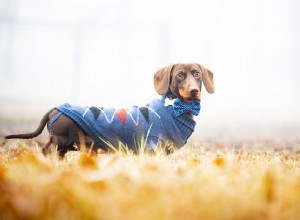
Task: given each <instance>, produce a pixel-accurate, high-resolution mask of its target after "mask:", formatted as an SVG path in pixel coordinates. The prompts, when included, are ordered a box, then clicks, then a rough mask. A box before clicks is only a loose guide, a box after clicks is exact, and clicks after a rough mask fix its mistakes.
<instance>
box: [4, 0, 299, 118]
mask: <svg viewBox="0 0 300 220" xmlns="http://www.w3.org/2000/svg"><path fill="white" fill-rule="evenodd" d="M299 6H300V4H299V3H297V1H296V0H284V1H283V0H248V1H247V0H242V1H241V0H231V1H224V0H212V1H196V0H194V1H179V0H177V1H176V0H175V1H174V0H173V1H171V0H169V1H161V0H160V1H140V0H131V1H126V0H124V1H121V0H117V1H98V0H86V1H74V0H41V1H34V0H0V107H1V106H2V107H1V108H3V107H4V106H7V105H11V104H12V103H22V105H24V109H26V107H28V106H35V105H36V103H41V102H42V103H43V105H44V106H46V107H45V108H50V107H52V106H53V105H58V104H61V103H64V102H71V103H74V104H82V105H96V106H107V105H108V106H130V105H143V104H145V103H147V102H149V101H150V100H151V99H153V98H156V97H158V96H157V94H156V93H155V91H154V88H153V83H152V81H153V74H154V73H155V71H157V70H158V69H159V68H161V67H163V66H166V65H168V64H170V63H176V62H198V63H200V64H202V65H204V66H206V67H207V68H208V69H210V70H211V71H212V72H213V73H214V74H215V87H216V93H215V94H214V95H209V94H207V93H206V92H203V94H202V110H201V111H202V112H201V120H203V121H204V122H207V123H208V122H211V121H213V122H215V123H229V122H233V121H239V122H246V121H247V122H249V121H250V122H251V121H254V122H255V121H266V122H269V121H278V122H300V104H299V103H300V98H299V94H300V89H299V86H300V75H299V74H300V64H299V61H300V52H299V51H300V46H299V39H300V34H299V33H300V22H299V21H300V18H299V16H300V15H299V14H300V10H299ZM1 108H0V109H1ZM0 114H1V111H0Z"/></svg>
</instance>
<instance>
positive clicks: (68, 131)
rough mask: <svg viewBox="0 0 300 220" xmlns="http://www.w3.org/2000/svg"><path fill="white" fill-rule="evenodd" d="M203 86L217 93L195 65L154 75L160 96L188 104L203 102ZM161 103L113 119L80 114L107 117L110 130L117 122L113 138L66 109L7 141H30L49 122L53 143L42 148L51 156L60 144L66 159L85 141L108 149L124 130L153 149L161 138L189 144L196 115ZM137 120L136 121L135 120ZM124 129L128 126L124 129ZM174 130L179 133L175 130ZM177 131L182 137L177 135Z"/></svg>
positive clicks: (96, 112) (93, 112) (116, 114)
mask: <svg viewBox="0 0 300 220" xmlns="http://www.w3.org/2000/svg"><path fill="white" fill-rule="evenodd" d="M202 83H203V84H204V86H205V88H206V90H207V92H208V93H214V80H213V73H212V72H211V71H209V70H208V69H206V68H205V67H203V66H202V65H199V64H195V63H191V64H172V65H169V66H167V67H164V68H162V69H160V70H159V71H157V72H156V73H155V75H154V87H155V90H156V91H157V93H158V94H160V95H163V96H166V97H168V98H170V99H175V98H176V99H177V98H178V100H181V101H182V102H184V103H187V105H188V104H189V103H192V102H193V101H195V100H199V101H200V99H201V87H202ZM157 103H158V104H157ZM161 103H164V102H161V101H160V102H156V104H153V106H152V105H151V103H150V104H148V105H146V106H144V107H140V108H138V109H137V108H135V109H134V111H135V112H137V113H133V112H130V111H129V110H125V109H121V110H114V111H113V114H112V115H110V116H109V113H107V112H105V110H104V108H96V107H90V108H87V109H84V110H85V112H84V114H82V115H80V117H81V118H84V117H88V116H89V115H88V114H90V115H91V116H90V117H91V118H93V117H94V119H95V120H98V119H99V118H101V117H102V118H105V119H106V121H105V122H104V123H106V124H107V125H106V127H107V126H108V125H111V126H112V127H113V124H114V123H117V124H114V126H115V127H114V128H113V129H114V130H110V131H109V132H110V134H109V138H106V137H105V136H102V134H97V135H93V134H94V133H92V132H90V131H89V130H86V129H83V128H82V121H81V120H82V119H80V121H77V118H74V117H72V116H73V115H72V116H71V117H70V116H67V114H65V113H64V112H63V113H61V111H62V110H60V108H54V109H51V110H50V111H48V112H47V113H46V114H45V115H44V117H43V118H42V120H41V122H40V125H39V126H38V128H37V130H36V131H34V132H32V133H28V134H16V135H9V136H6V137H5V138H7V139H11V138H24V139H26V138H33V137H36V136H38V135H39V134H40V133H41V132H42V131H43V129H44V127H45V126H46V124H47V123H48V129H49V141H48V142H47V143H46V144H45V145H44V146H43V148H42V151H43V153H44V155H47V154H48V153H49V152H50V150H51V149H50V147H51V145H57V150H58V152H59V156H60V157H64V155H65V153H66V152H67V151H68V150H76V149H75V147H74V144H76V145H77V146H81V144H82V142H85V143H84V144H85V146H92V147H93V150H97V149H99V148H101V149H104V150H107V149H108V147H107V143H117V142H114V140H117V141H119V140H122V137H120V136H121V135H119V134H118V135H113V136H112V134H113V133H115V134H117V133H118V131H121V132H122V134H125V135H127V136H132V133H137V134H138V135H137V136H136V137H138V138H140V137H141V136H143V135H145V134H147V137H148V139H149V141H147V143H146V145H147V147H149V148H152V147H153V144H154V145H155V144H157V143H158V141H159V139H162V141H163V143H165V142H166V141H170V142H171V143H172V144H173V145H174V146H176V147H181V146H183V145H184V144H185V143H186V139H187V138H188V137H189V136H190V135H191V132H193V129H194V128H193V126H194V121H193V120H192V117H193V115H192V114H191V112H187V114H182V115H179V116H178V117H176V116H174V114H173V108H172V107H170V106H168V107H161V106H163V105H164V104H161ZM156 105H159V106H160V107H159V109H156ZM164 108H166V109H167V111H169V112H170V111H172V112H171V115H172V117H171V116H166V115H165V112H164V111H165V109H164ZM161 109H162V110H161ZM199 110H200V109H199ZM150 113H153V115H154V116H151V114H150ZM126 116H127V117H126ZM129 116H130V117H131V119H132V121H133V122H134V124H135V125H134V126H135V127H134V130H130V128H131V125H127V124H126V123H127V122H128V121H130V120H131V119H130V117H129ZM76 117H77V116H76ZM151 117H152V118H153V122H152V121H151V120H152V119H151ZM115 118H117V121H118V122H113V120H114V119H115ZM135 118H136V120H134V119H135ZM170 118H175V122H174V123H173V122H172V123H169V122H162V120H167V119H170ZM99 120H100V119H99ZM149 121H151V125H150V127H149V126H148V127H147V128H148V131H144V130H143V129H142V127H141V126H142V125H140V124H143V123H145V124H146V123H149ZM187 121H188V122H189V123H192V125H193V126H191V125H190V124H189V125H188V126H186V127H184V128H181V127H180V126H182V125H181V124H182V123H183V122H187ZM98 123H99V121H98ZM128 123H129V122H128ZM49 124H51V125H49ZM156 124H165V125H164V127H159V128H152V126H155V125H156ZM166 124H167V125H166ZM86 126H88V127H89V128H90V125H89V124H88V123H87V125H86ZM122 126H125V127H124V128H123V127H122ZM126 126H127V127H126ZM167 126H169V127H167ZM129 127H130V128H129ZM101 129H102V128H101ZM150 129H152V130H153V131H156V133H155V132H154V133H155V134H153V132H152V133H151V132H149V130H150ZM172 129H175V130H174V131H173V130H172ZM163 130H166V132H169V134H167V135H166V136H165V137H164V136H163V135H161V134H160V133H159V132H161V133H163ZM157 131H159V132H157ZM176 132H177V133H179V134H175V133H176ZM181 133H187V134H185V135H186V138H185V139H184V140H181V139H180V138H181V137H182V136H184V135H181ZM168 135H169V136H170V135H171V136H172V137H171V138H166V137H169V136H168ZM98 136H101V137H99V138H100V139H101V141H100V140H99V138H98ZM83 137H84V138H83ZM168 139H170V140H168ZM108 140H109V141H108ZM123 140H124V142H125V143H124V144H126V145H127V144H129V143H130V141H127V140H128V139H126V138H124V139H123ZM125 140H126V141H125Z"/></svg>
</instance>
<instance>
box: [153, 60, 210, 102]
mask: <svg viewBox="0 0 300 220" xmlns="http://www.w3.org/2000/svg"><path fill="white" fill-rule="evenodd" d="M202 83H203V84H204V87H205V89H206V91H207V92H208V93H214V91H215V87H214V78H213V73H212V72H211V71H210V70H208V69H206V68H205V67H204V66H202V65H200V64H197V63H188V64H171V65H169V66H166V67H164V68H162V69H160V70H158V71H157V72H156V73H155V75H154V87H155V90H156V92H157V93H158V94H159V95H166V96H167V97H169V98H177V97H178V98H179V99H181V100H182V101H184V102H192V101H193V100H200V99H201V88H202Z"/></svg>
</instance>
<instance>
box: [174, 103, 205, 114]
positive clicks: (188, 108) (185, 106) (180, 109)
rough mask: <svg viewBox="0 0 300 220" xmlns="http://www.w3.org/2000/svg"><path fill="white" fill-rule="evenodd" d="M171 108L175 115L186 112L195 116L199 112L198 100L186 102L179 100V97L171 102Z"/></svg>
mask: <svg viewBox="0 0 300 220" xmlns="http://www.w3.org/2000/svg"><path fill="white" fill-rule="evenodd" d="M173 108H174V113H175V115H176V117H177V116H179V115H182V114H184V113H188V112H189V113H192V114H193V115H196V116H197V115H198V114H199V112H200V109H201V106H200V101H199V100H194V101H192V102H191V103H186V102H183V101H181V100H180V99H176V100H175V102H174V104H173Z"/></svg>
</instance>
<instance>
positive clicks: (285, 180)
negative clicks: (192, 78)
mask: <svg viewBox="0 0 300 220" xmlns="http://www.w3.org/2000/svg"><path fill="white" fill-rule="evenodd" d="M299 216H300V154H299V153H298V152H297V151H293V152H292V151H289V150H281V151H275V150H270V149H264V148H263V147H262V148H257V149H252V150H249V149H233V148H230V149H228V148H227V149H220V148H217V147H215V146H214V145H213V144H211V145H208V146H205V147H204V146H203V147H201V148H192V147H187V148H185V149H182V150H180V151H176V152H175V153H174V154H171V155H168V156H166V155H164V154H162V153H161V152H158V153H157V154H154V155H147V154H143V153H141V154H139V155H134V154H130V153H128V152H125V153H124V152H123V153H122V152H120V151H116V152H115V153H110V154H98V155H97V156H91V155H89V154H88V153H84V152H81V153H78V152H71V153H68V154H67V156H66V158H65V159H64V160H58V159H57V156H56V155H55V154H52V155H51V156H49V157H47V158H45V157H43V156H42V154H41V151H40V149H39V148H38V147H37V145H36V144H34V142H33V143H30V144H26V143H25V142H17V141H16V142H10V147H9V148H5V149H2V150H1V153H0V219H172V220H173V219H298V218H299Z"/></svg>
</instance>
